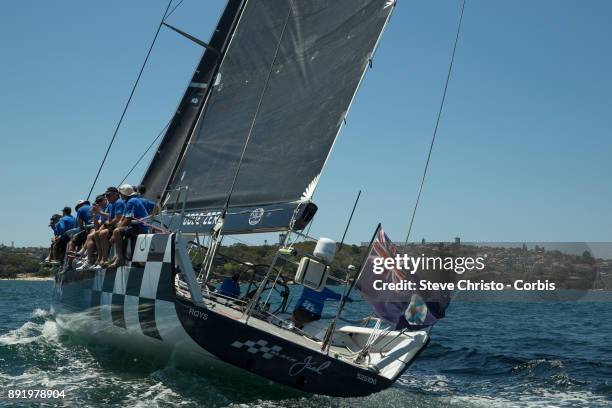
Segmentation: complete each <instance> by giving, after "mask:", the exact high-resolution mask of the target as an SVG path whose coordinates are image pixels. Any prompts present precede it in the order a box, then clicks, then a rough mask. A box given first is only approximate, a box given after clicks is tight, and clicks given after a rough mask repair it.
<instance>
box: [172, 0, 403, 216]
mask: <svg viewBox="0 0 612 408" xmlns="http://www.w3.org/2000/svg"><path fill="white" fill-rule="evenodd" d="M392 9H393V7H390V6H389V1H388V0H333V1H332V0H258V1H248V2H247V3H246V5H245V6H244V10H243V12H242V15H241V17H240V20H239V22H238V25H237V27H236V29H235V30H234V33H233V37H232V40H231V43H230V44H229V46H228V49H227V51H226V53H225V55H224V59H223V61H222V63H221V66H220V68H219V71H218V78H220V80H218V81H216V82H215V83H214V84H212V85H211V86H210V87H211V89H210V96H209V98H208V100H207V106H206V107H205V110H204V111H203V113H202V117H201V118H200V120H199V121H198V124H197V126H196V128H195V130H194V133H193V136H192V138H191V140H190V142H189V146H188V148H187V149H186V151H185V154H184V156H183V158H182V160H181V163H180V165H179V166H178V168H177V171H176V172H175V177H174V179H173V180H171V182H170V185H169V189H170V190H172V189H176V188H178V187H188V188H189V196H188V197H187V199H186V202H185V206H186V209H187V210H194V209H199V210H201V209H216V208H223V207H224V205H225V202H226V200H227V198H228V194H229V193H230V190H231V185H232V180H233V178H234V176H235V175H236V172H237V170H238V169H239V168H240V170H239V172H238V173H237V176H236V182H235V186H234V189H233V192H232V194H231V199H230V202H229V205H230V206H231V207H251V206H257V205H266V204H271V203H290V202H296V201H300V200H307V199H309V198H310V197H311V196H312V193H313V191H314V188H315V187H316V185H317V181H318V179H319V175H320V173H321V171H322V168H323V166H324V164H325V162H326V160H327V157H328V155H329V152H330V150H331V148H332V146H333V144H334V141H335V139H336V136H337V135H338V133H339V131H340V129H341V127H342V123H343V120H344V117H345V115H346V113H347V111H348V109H349V107H350V105H351V103H352V101H353V97H354V95H355V93H356V91H357V88H358V86H359V84H360V83H361V80H362V78H363V75H364V72H365V71H366V69H367V66H368V64H369V61H370V59H371V58H372V53H373V51H374V50H375V48H376V45H377V44H378V41H379V38H380V35H381V33H382V31H383V29H384V27H385V26H386V23H387V21H388V18H389V16H390V14H391V11H392ZM288 15H289V17H288V20H287V21H286V19H287V16H288ZM285 22H287V25H286V30H285V32H284V33H283V28H284V27H285ZM276 51H277V54H278V55H276ZM268 76H269V78H268ZM209 82H210V81H209ZM262 96H263V97H262ZM260 98H262V99H261V101H260ZM249 135H250V138H249ZM247 138H249V139H248V143H247ZM245 144H246V148H245ZM243 150H244V155H242V151H243ZM241 158H242V160H241ZM174 201H175V200H174V199H173V197H168V200H167V203H172V202H174Z"/></svg>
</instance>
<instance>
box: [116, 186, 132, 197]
mask: <svg viewBox="0 0 612 408" xmlns="http://www.w3.org/2000/svg"><path fill="white" fill-rule="evenodd" d="M117 190H119V193H120V194H121V195H124V196H127V197H131V196H133V195H134V194H136V192H135V191H134V187H132V186H131V185H129V184H122V185H120V186H119V187H117Z"/></svg>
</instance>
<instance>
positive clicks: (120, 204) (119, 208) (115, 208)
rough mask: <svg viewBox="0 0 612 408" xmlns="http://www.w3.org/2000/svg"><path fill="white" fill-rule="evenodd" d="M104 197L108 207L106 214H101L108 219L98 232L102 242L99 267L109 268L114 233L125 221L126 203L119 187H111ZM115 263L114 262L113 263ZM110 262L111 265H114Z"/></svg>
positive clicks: (99, 239)
mask: <svg viewBox="0 0 612 408" xmlns="http://www.w3.org/2000/svg"><path fill="white" fill-rule="evenodd" d="M104 196H105V197H106V199H107V200H108V206H107V207H106V210H105V211H104V212H101V214H103V215H104V216H105V217H106V221H104V224H103V225H102V226H101V227H100V229H99V230H98V232H97V233H96V234H97V237H98V241H99V242H100V246H99V248H98V250H99V251H100V253H99V254H98V258H99V263H98V264H99V265H100V266H107V264H108V263H109V262H108V251H109V250H110V245H111V243H112V242H111V238H112V233H113V231H114V230H115V228H116V227H117V225H118V224H119V222H120V221H121V220H122V219H123V214H124V213H125V202H124V201H123V200H122V199H121V195H120V194H119V190H118V189H117V187H109V188H107V189H106V193H104ZM112 262H114V260H113V261H112ZM112 262H110V263H112Z"/></svg>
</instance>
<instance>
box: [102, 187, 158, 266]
mask: <svg viewBox="0 0 612 408" xmlns="http://www.w3.org/2000/svg"><path fill="white" fill-rule="evenodd" d="M118 190H119V193H120V194H121V198H123V200H124V201H125V203H126V206H125V212H124V214H123V217H122V218H121V220H120V221H119V224H118V225H117V228H116V229H115V231H113V238H112V240H113V242H114V244H115V254H116V260H115V261H114V262H113V263H112V264H111V265H109V266H108V267H109V268H118V267H120V266H123V265H125V263H126V262H125V261H126V256H125V249H126V248H125V246H124V243H125V242H127V241H126V240H127V239H129V240H130V242H131V246H132V254H133V253H134V248H135V247H136V238H137V237H138V235H140V234H146V233H147V231H148V228H147V227H146V226H145V225H144V224H143V223H142V221H140V220H142V219H144V218H147V216H148V215H149V214H148V213H147V210H146V209H145V206H144V204H143V203H142V200H141V199H140V197H138V193H137V192H135V191H134V188H133V187H132V186H131V185H129V184H123V185H122V186H119V188H118Z"/></svg>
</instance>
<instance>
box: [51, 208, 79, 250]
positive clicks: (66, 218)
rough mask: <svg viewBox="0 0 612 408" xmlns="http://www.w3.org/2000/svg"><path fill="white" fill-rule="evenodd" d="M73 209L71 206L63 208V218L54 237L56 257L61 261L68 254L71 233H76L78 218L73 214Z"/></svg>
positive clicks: (58, 223)
mask: <svg viewBox="0 0 612 408" xmlns="http://www.w3.org/2000/svg"><path fill="white" fill-rule="evenodd" d="M71 213H72V209H71V208H70V207H64V209H63V210H62V218H60V219H59V221H58V222H57V225H56V226H55V238H54V247H55V248H54V249H55V254H54V259H56V260H58V261H61V260H63V259H64V255H65V254H66V246H67V245H68V242H69V241H70V234H71V233H74V232H76V231H74V229H75V227H76V220H75V219H74V217H73V216H72V215H71Z"/></svg>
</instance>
